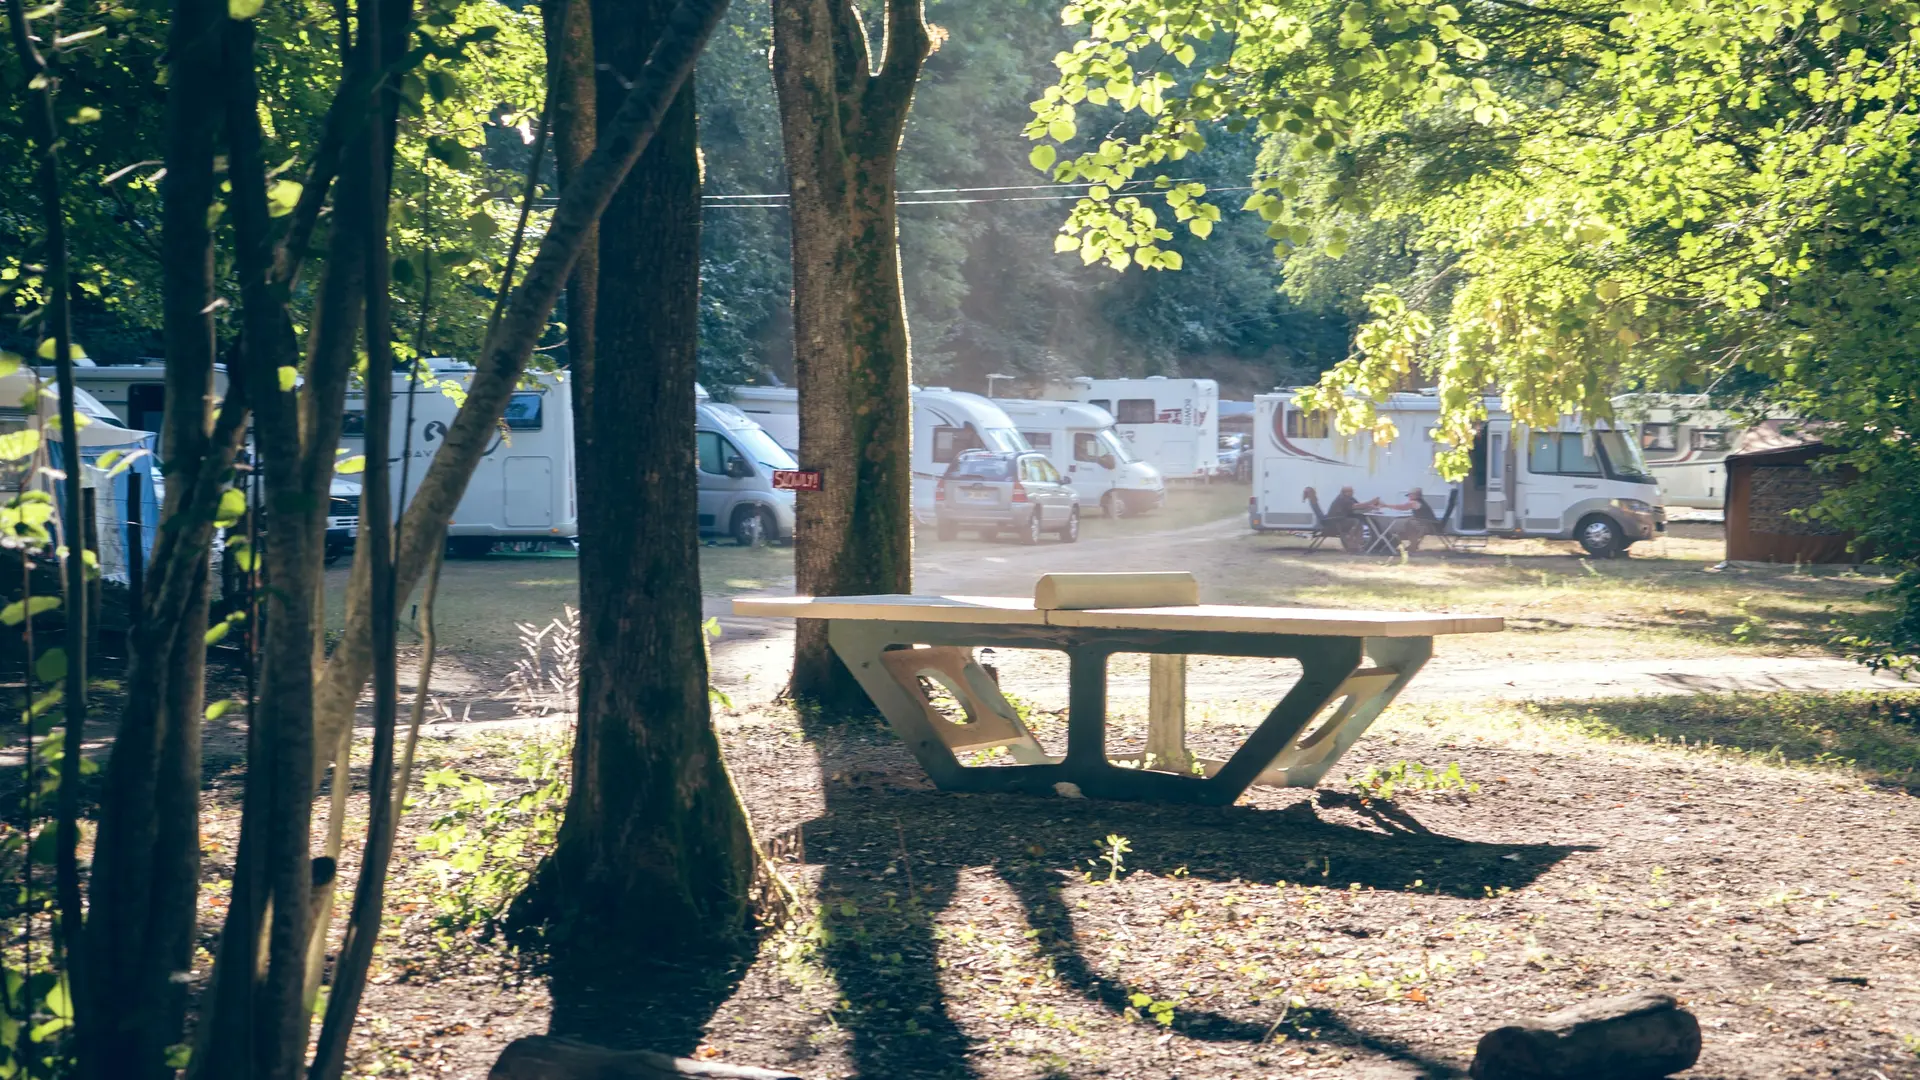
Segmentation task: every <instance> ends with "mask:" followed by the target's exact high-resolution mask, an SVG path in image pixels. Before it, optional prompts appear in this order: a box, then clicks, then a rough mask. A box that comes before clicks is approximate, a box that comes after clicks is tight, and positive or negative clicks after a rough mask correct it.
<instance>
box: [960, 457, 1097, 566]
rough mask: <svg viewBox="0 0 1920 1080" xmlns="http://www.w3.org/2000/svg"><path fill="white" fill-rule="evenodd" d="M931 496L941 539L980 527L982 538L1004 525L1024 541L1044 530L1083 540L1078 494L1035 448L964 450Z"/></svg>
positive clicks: (1069, 539) (990, 536)
mask: <svg viewBox="0 0 1920 1080" xmlns="http://www.w3.org/2000/svg"><path fill="white" fill-rule="evenodd" d="M933 501H934V521H935V523H936V526H937V528H938V530H939V535H940V539H942V540H953V539H957V538H958V537H959V535H960V530H961V529H978V530H980V538H981V539H983V540H991V539H993V538H994V537H995V536H997V535H999V533H1000V532H1001V530H1003V529H1004V530H1008V531H1011V532H1012V533H1013V534H1014V535H1015V536H1017V537H1019V538H1020V541H1021V542H1022V543H1026V544H1037V543H1039V542H1040V536H1041V534H1042V533H1054V534H1056V535H1057V536H1059V537H1060V540H1061V542H1062V543H1066V544H1071V543H1073V542H1074V541H1075V540H1078V539H1080V497H1079V496H1078V495H1076V494H1075V493H1074V490H1073V488H1072V487H1071V486H1070V485H1068V484H1067V482H1066V480H1065V479H1064V478H1063V477H1061V475H1060V471H1059V470H1058V469H1055V468H1054V467H1053V462H1051V461H1048V460H1047V456H1046V455H1045V454H1040V453H1036V452H1034V451H1031V450H1026V451H1006V450H967V451H963V452H962V453H961V454H960V455H959V456H958V457H956V458H954V460H953V462H952V463H951V464H949V465H948V466H947V472H946V475H945V476H942V477H941V478H940V480H939V482H938V483H936V484H935V485H934V491H933Z"/></svg>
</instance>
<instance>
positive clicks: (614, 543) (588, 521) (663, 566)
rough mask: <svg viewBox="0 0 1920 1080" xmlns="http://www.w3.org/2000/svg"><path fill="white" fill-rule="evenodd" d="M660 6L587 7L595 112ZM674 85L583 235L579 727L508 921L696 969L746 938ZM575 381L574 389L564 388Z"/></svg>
mask: <svg viewBox="0 0 1920 1080" xmlns="http://www.w3.org/2000/svg"><path fill="white" fill-rule="evenodd" d="M667 11H668V5H667V4H666V3H664V2H662V0H599V2H598V3H596V4H595V5H594V12H593V15H594V19H593V40H594V42H595V45H596V49H597V54H598V55H597V58H598V61H599V64H600V67H601V73H602V76H601V82H600V88H599V89H600V105H601V111H602V113H603V114H609V113H611V112H612V106H613V104H614V103H615V102H617V101H618V100H619V99H620V97H621V95H622V94H623V93H624V91H623V90H622V89H621V84H622V83H623V82H624V80H625V77H626V76H627V75H628V74H629V73H631V72H633V71H635V70H636V69H637V68H638V67H639V65H640V62H641V60H642V58H644V57H645V56H646V55H647V53H648V51H649V50H650V49H651V48H652V46H653V43H654V40H655V39H656V38H657V37H658V36H659V35H660V33H661V31H662V29H663V26H664V23H665V18H666V15H667ZM696 150H697V143H696V139H695V121H694V93H693V84H692V81H691V80H689V81H688V82H687V83H686V84H684V85H683V86H682V87H681V88H680V92H679V96H678V97H677V98H676V99H675V100H674V103H673V106H672V108H670V109H669V110H668V111H667V115H666V117H665V119H664V120H663V122H662V123H661V126H660V132H659V134H658V135H657V136H656V137H655V138H654V140H653V142H652V144H651V145H649V146H648V147H647V150H646V153H644V154H642V155H641V157H640V160H639V161H638V162H637V163H636V164H635V165H634V167H633V170H632V171H631V172H630V173H629V174H628V175H627V178H626V181H625V183H623V184H622V185H621V187H620V190H619V192H618V193H617V194H616V195H615V196H614V198H613V202H612V204H611V205H609V206H608V208H607V212H606V215H605V216H604V217H603V218H602V224H603V228H602V229H601V230H600V267H599V277H600V282H599V284H600V291H601V295H602V296H604V297H607V298H610V299H611V300H612V301H613V302H612V303H608V304H605V305H602V306H601V308H600V312H599V319H598V323H597V325H596V327H595V331H596V333H595V338H596V342H597V344H598V345H599V346H600V349H599V356H598V357H597V358H596V362H595V363H594V365H593V367H592V370H591V374H590V376H588V381H587V385H586V386H585V387H584V391H585V397H586V399H587V400H588V401H589V402H591V409H592V415H591V418H590V425H591V430H592V431H593V432H594V433H595V445H594V447H593V450H592V452H591V453H587V452H585V451H584V448H582V452H581V453H580V454H579V455H578V459H579V470H580V473H579V489H580V538H581V544H580V580H581V581H582V582H583V583H588V582H591V583H595V586H596V587H595V588H593V589H582V591H581V595H580V609H581V610H580V720H579V727H578V734H577V735H576V737H575V742H574V753H573V791H572V795H571V796H570V798H569V800H568V804H567V814H566V819H565V821H564V823H563V824H562V825H561V828H560V836H559V841H558V844H557V845H556V848H555V850H554V853H553V856H552V858H551V860H550V861H549V862H548V864H547V865H546V866H545V867H544V868H543V871H542V874H541V878H540V881H539V884H538V890H539V891H538V892H537V894H536V895H535V897H534V898H533V899H532V900H530V902H529V905H528V906H527V907H525V908H523V914H525V915H529V916H532V917H536V918H542V920H543V921H545V922H546V923H547V924H548V925H549V926H551V927H552V928H553V929H554V931H555V932H556V934H557V935H559V937H558V939H559V940H561V941H571V942H575V943H588V942H591V943H594V947H597V948H605V947H607V945H608V943H611V942H615V941H618V942H622V943H625V944H626V945H628V946H630V947H632V948H633V949H634V950H635V951H637V952H640V953H648V954H674V953H699V952H707V951H713V950H714V949H715V947H716V946H718V947H724V946H725V945H727V944H730V943H732V942H735V941H738V940H739V938H740V937H741V935H742V934H743V933H744V932H745V931H746V930H747V927H748V917H749V913H750V904H749V885H750V882H751V876H752V872H753V844H752V839H751V837H750V834H749V832H748V829H747V821H746V815H745V812H744V811H743V810H742V808H741V806H740V801H739V797H738V795H737V794H736V792H735V791H734V788H733V782H732V779H731V777H729V775H728V774H727V769H726V763H725V761H724V760H723V759H722V758H721V755H720V743H719V739H718V738H717V737H716V735H715V734H714V730H713V725H712V720H711V717H710V715H709V710H708V699H707V663H706V649H705V643H704V640H703V638H702V630H701V622H702V618H701V611H700V582H699V575H698V574H697V573H696V572H695V567H697V566H698V565H699V559H700V553H699V545H698V539H697V536H696V532H695V515H696V513H697V500H696V490H695V475H696V474H695V471H694V458H693V445H694V415H693V384H694V358H695V351H696V347H697V343H698V328H699V318H700V302H699V300H700V297H699V281H700V167H699V160H698V158H697V156H696ZM576 377H578V376H576Z"/></svg>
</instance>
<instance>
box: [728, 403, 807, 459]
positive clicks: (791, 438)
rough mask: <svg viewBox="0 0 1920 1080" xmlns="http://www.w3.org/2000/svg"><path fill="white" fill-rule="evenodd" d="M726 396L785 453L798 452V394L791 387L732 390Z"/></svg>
mask: <svg viewBox="0 0 1920 1080" xmlns="http://www.w3.org/2000/svg"><path fill="white" fill-rule="evenodd" d="M727 395H728V396H729V397H731V398H732V399H733V406H734V407H735V408H737V409H739V410H740V411H741V412H742V413H744V414H746V417H747V419H749V420H751V421H753V422H754V423H756V424H759V425H760V426H761V427H762V428H764V429H766V432H767V434H768V435H771V436H773V441H774V442H777V443H779V444H780V445H781V446H783V447H785V448H786V451H787V453H789V454H798V453H799V452H800V391H798V390H796V389H794V388H793V387H791V386H736V387H733V388H732V389H730V390H728V391H727Z"/></svg>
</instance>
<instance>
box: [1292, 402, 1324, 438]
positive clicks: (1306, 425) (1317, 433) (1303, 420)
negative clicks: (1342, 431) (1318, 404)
mask: <svg viewBox="0 0 1920 1080" xmlns="http://www.w3.org/2000/svg"><path fill="white" fill-rule="evenodd" d="M1332 435H1333V430H1332V428H1331V427H1330V426H1329V425H1328V422H1327V414H1326V413H1323V412H1310V413H1309V412H1301V411H1300V410H1299V409H1288V410H1287V438H1289V439H1326V438H1331V437H1332Z"/></svg>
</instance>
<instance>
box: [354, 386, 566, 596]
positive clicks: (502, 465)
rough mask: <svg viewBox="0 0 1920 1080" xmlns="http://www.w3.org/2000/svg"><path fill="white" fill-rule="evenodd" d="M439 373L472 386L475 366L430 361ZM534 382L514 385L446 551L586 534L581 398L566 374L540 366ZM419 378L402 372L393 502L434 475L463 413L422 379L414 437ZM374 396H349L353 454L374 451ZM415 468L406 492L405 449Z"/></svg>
mask: <svg viewBox="0 0 1920 1080" xmlns="http://www.w3.org/2000/svg"><path fill="white" fill-rule="evenodd" d="M428 363H429V366H430V370H431V372H432V375H433V380H434V381H435V382H439V383H452V384H454V385H455V386H457V387H460V388H464V387H466V386H467V385H468V384H469V383H470V382H471V381H472V379H473V365H471V364H464V363H461V362H459V361H455V360H432V361H429V362H428ZM532 378H533V380H534V382H535V385H533V386H526V385H524V381H523V385H522V387H521V388H520V389H518V390H515V391H514V392H513V397H512V398H511V399H510V400H509V401H508V403H507V410H506V415H505V416H504V417H502V421H503V426H504V430H500V431H496V432H495V433H494V435H493V439H492V441H491V442H490V443H489V445H488V446H487V449H486V453H485V454H484V455H483V456H482V457H481V458H480V464H479V465H478V466H476V467H475V468H474V470H473V478H472V479H471V480H469V481H467V491H466V494H465V495H464V496H463V497H462V498H461V499H460V505H459V507H457V508H456V509H455V510H454V512H453V520H452V522H451V523H450V524H449V525H448V526H447V549H448V551H450V552H451V553H453V554H454V555H456V556H461V557H465V558H471V557H475V556H480V555H485V554H486V553H487V552H488V551H490V550H491V549H492V548H493V545H494V544H495V543H498V542H499V541H502V540H548V541H553V540H566V541H570V540H574V539H576V538H577V537H578V536H579V535H580V528H579V520H578V514H577V513H576V511H575V508H574V499H573V460H574V459H573V395H572V393H571V392H570V388H569V387H568V386H567V383H566V376H565V375H564V374H553V373H541V374H538V375H535V376H533V377H532ZM412 386H413V376H412V375H410V374H404V373H396V374H395V375H394V376H393V381H392V387H391V390H390V393H392V395H393V402H392V409H393V424H392V428H391V434H390V435H389V436H388V440H389V445H390V447H391V450H392V453H393V458H392V461H391V466H390V467H391V468H392V470H393V490H394V503H395V507H396V509H397V508H398V506H399V503H400V500H401V499H402V498H403V497H404V498H405V499H407V500H411V499H412V498H413V495H414V492H415V491H417V490H419V488H420V482H421V481H422V480H424V479H425V478H426V475H427V469H428V467H429V466H430V465H431V464H432V462H433V455H434V454H436V453H438V452H439V450H440V442H441V439H442V438H443V437H444V436H445V435H446V433H447V427H448V426H449V425H451V424H452V423H453V418H454V415H455V414H456V413H458V412H459V411H460V407H459V405H457V404H456V403H455V401H454V399H453V398H452V397H449V396H448V395H447V394H446V393H445V392H443V391H442V390H441V389H440V388H438V387H436V386H432V385H427V384H426V380H424V379H423V380H422V385H421V386H420V388H419V391H418V392H417V393H415V394H413V395H412V397H413V427H412V437H411V439H409V438H408V427H407V399H408V396H409V393H408V392H409V390H410V389H411V388H412ZM366 408H367V403H366V396H365V395H364V394H362V393H360V392H359V391H353V392H350V393H348V395H347V422H346V426H345V430H344V432H343V434H342V437H341V440H340V442H341V445H342V446H343V447H345V448H346V449H347V451H348V452H349V453H353V454H357V453H361V452H362V451H363V450H365V448H366ZM403 453H406V454H409V455H411V461H410V462H408V463H407V465H406V473H407V477H406V490H405V491H404V492H402V491H401V490H400V470H401V455H402V454H403Z"/></svg>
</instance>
